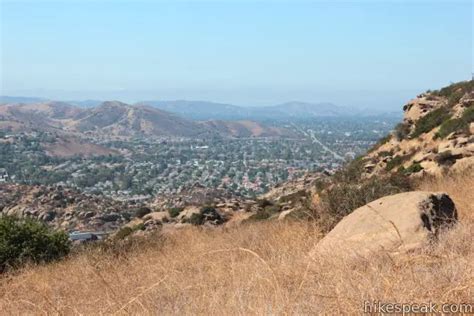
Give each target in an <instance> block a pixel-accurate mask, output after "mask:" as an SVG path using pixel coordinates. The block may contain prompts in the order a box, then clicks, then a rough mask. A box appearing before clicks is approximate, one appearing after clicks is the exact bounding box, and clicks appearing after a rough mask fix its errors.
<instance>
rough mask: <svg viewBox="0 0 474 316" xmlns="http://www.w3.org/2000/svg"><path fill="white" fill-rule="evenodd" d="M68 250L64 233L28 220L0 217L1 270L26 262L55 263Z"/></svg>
mask: <svg viewBox="0 0 474 316" xmlns="http://www.w3.org/2000/svg"><path fill="white" fill-rule="evenodd" d="M70 247H71V242H70V241H69V237H68V235H67V234H66V233H65V232H62V231H54V230H52V229H50V228H48V227H47V226H46V225H44V224H43V223H41V222H39V221H36V220H33V219H29V218H25V219H18V218H15V217H10V216H1V217H0V271H1V270H4V269H6V268H9V267H18V266H20V265H22V264H24V263H26V262H33V263H46V262H50V261H54V260H58V259H60V258H62V257H64V256H66V255H67V254H68V253H69V251H70Z"/></svg>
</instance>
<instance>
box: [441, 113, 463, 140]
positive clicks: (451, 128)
mask: <svg viewBox="0 0 474 316" xmlns="http://www.w3.org/2000/svg"><path fill="white" fill-rule="evenodd" d="M468 127H469V125H468V123H467V122H465V121H464V120H463V119H461V118H455V119H450V120H447V121H444V122H443V124H441V126H440V128H439V131H437V132H436V134H435V136H436V138H445V137H446V136H448V135H449V134H451V133H453V132H457V131H461V130H466V129H467V128H468Z"/></svg>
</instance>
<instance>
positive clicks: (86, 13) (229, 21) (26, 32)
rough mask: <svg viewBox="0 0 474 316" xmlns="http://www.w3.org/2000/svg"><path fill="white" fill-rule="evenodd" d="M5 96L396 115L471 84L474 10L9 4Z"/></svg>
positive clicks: (366, 4)
mask: <svg viewBox="0 0 474 316" xmlns="http://www.w3.org/2000/svg"><path fill="white" fill-rule="evenodd" d="M0 1H2V2H1V69H0V74H1V91H0V94H4V95H26V96H42V97H48V98H53V99H90V98H95V99H121V100H123V101H130V102H131V101H137V100H144V99H201V100H210V101H219V102H227V103H235V104H241V105H270V104H275V103H280V102H285V101H289V100H300V101H309V102H326V101H329V102H334V103H338V104H341V105H346V106H357V107H364V106H367V107H378V108H380V109H399V108H400V107H401V105H402V104H403V103H404V102H406V101H407V100H408V99H409V98H411V97H414V94H416V93H419V92H421V91H424V90H426V89H430V88H431V89H433V88H438V87H441V86H443V85H446V84H449V82H454V81H459V80H465V79H468V78H470V75H471V71H472V64H473V49H472V41H473V39H472V34H473V24H472V15H473V8H472V2H471V1H458V2H456V1H420V2H415V1H349V2H340V1H332V2H322V1H309V0H308V1H258V2H257V1H207V2H202V1H196V0H195V1H188V2H186V1H87V0H86V1H52V2H43V1H21V2H20V1H4V0H0Z"/></svg>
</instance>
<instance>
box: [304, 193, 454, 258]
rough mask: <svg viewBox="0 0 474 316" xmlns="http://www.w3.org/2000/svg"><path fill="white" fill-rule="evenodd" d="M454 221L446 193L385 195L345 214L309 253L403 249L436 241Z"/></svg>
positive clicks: (352, 253) (360, 253)
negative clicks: (442, 231) (441, 232)
mask: <svg viewBox="0 0 474 316" xmlns="http://www.w3.org/2000/svg"><path fill="white" fill-rule="evenodd" d="M456 222H457V211H456V207H455V205H454V203H453V201H452V200H451V199H450V197H449V196H448V195H447V194H445V193H432V192H421V191H413V192H406V193H400V194H396V195H391V196H386V197H383V198H381V199H378V200H375V201H373V202H371V203H369V204H367V205H364V206H362V207H360V208H358V209H356V210H355V211H354V212H352V213H351V214H349V215H347V216H346V217H344V218H343V219H342V220H341V221H340V222H339V223H338V224H337V225H336V227H335V228H334V229H333V230H331V231H330V232H329V233H328V234H327V235H326V236H325V237H324V238H323V239H322V240H321V241H320V242H319V243H318V244H317V245H316V247H315V249H314V250H313V251H312V253H311V255H312V257H313V258H317V257H319V256H324V255H327V254H330V255H331V256H334V255H336V254H337V255H338V256H343V257H353V256H363V257H368V256H370V255H372V254H373V253H379V252H381V251H382V252H387V253H390V254H394V253H404V252H407V251H411V250H415V249H419V248H420V247H422V246H425V245H427V244H429V243H430V242H432V241H435V240H436V238H437V236H438V234H439V232H440V231H441V230H443V229H445V228H448V227H451V226H452V225H453V224H454V223H456Z"/></svg>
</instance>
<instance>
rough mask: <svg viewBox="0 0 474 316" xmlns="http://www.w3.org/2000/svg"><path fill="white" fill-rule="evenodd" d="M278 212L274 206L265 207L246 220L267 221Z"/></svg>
mask: <svg viewBox="0 0 474 316" xmlns="http://www.w3.org/2000/svg"><path fill="white" fill-rule="evenodd" d="M278 212H280V208H279V207H278V206H276V205H273V206H266V207H265V208H263V209H262V208H261V209H259V210H258V211H257V212H256V213H255V214H253V215H252V216H250V217H249V218H248V219H247V220H248V221H261V220H265V219H269V218H270V217H272V216H273V215H275V214H277V213H278Z"/></svg>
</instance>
